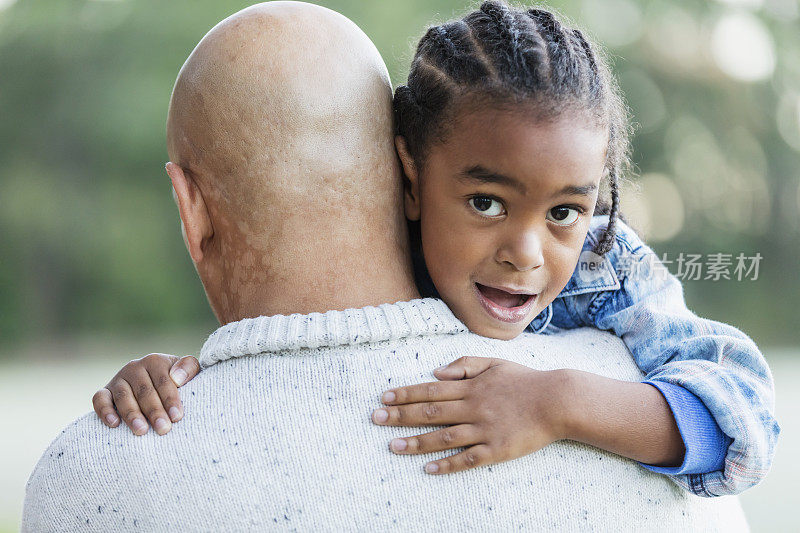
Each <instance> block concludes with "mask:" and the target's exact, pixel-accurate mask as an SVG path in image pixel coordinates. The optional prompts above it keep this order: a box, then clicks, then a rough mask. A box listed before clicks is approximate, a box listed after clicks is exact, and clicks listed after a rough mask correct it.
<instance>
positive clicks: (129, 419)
mask: <svg viewBox="0 0 800 533" xmlns="http://www.w3.org/2000/svg"><path fill="white" fill-rule="evenodd" d="M106 388H107V389H108V390H109V391H111V395H112V396H113V398H114V405H115V406H116V409H117V412H118V413H119V415H120V417H122V420H124V421H125V424H126V425H127V426H128V427H129V428H130V429H131V431H132V432H133V434H134V435H144V434H145V433H147V428H148V425H147V422H146V421H145V418H144V415H142V411H141V410H140V409H139V404H138V403H137V402H136V398H135V397H134V395H133V389H131V386H130V384H129V383H128V382H127V381H125V380H124V379H121V378H115V379H113V380H112V381H111V382H110V383H109V384H108V385H106Z"/></svg>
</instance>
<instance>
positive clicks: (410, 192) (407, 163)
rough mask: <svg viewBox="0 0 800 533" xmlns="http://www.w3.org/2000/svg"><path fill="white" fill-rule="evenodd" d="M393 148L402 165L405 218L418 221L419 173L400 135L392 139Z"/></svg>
mask: <svg viewBox="0 0 800 533" xmlns="http://www.w3.org/2000/svg"><path fill="white" fill-rule="evenodd" d="M394 147H395V149H396V150H397V155H398V156H399V157H400V164H402V165H403V190H404V194H403V198H404V203H405V210H406V218H407V219H409V220H419V217H420V203H419V172H418V171H417V170H418V169H417V165H416V163H414V158H413V157H411V154H410V153H409V152H408V145H406V139H405V137H403V136H402V135H396V136H395V138H394Z"/></svg>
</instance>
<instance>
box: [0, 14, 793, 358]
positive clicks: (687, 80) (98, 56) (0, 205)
mask: <svg viewBox="0 0 800 533" xmlns="http://www.w3.org/2000/svg"><path fill="white" fill-rule="evenodd" d="M250 3H251V2H238V1H227V2H224V1H191V2H189V1H170V2H163V1H154V0H152V1H150V0H138V1H134V0H128V1H86V0H57V1H56V0H51V1H45V0H37V1H34V0H30V1H25V0H20V1H16V2H14V1H13V0H0V117H2V120H1V121H0V250H2V256H1V259H0V294H2V298H0V316H2V320H0V338H2V339H3V344H4V346H5V348H6V350H5V351H6V352H8V350H7V349H8V348H9V347H10V346H13V345H15V344H16V345H20V344H24V343H26V341H30V340H37V341H38V340H42V339H47V338H57V339H60V338H63V337H65V336H66V337H73V336H75V335H80V334H84V333H92V334H95V333H113V334H116V333H123V332H131V331H136V332H139V331H148V332H152V331H154V330H156V331H171V330H174V329H175V328H194V327H201V328H202V329H203V330H209V329H211V328H212V327H213V326H214V321H213V317H212V315H211V313H210V311H209V309H208V306H207V304H206V303H205V299H204V296H203V292H202V290H201V287H200V284H199V282H198V281H197V279H196V276H195V274H194V272H193V269H192V265H191V263H190V261H189V258H188V255H187V254H186V252H185V250H184V247H183V243H182V241H181V237H180V232H179V226H178V218H177V212H176V210H175V209H174V206H173V204H172V199H171V195H170V188H169V181H168V179H167V176H166V173H165V172H164V170H163V168H164V163H165V162H166V160H167V154H166V148H165V134H164V123H165V117H166V110H167V104H168V99H169V95H170V91H171V89H172V84H173V82H174V79H175V76H176V74H177V72H178V69H179V68H180V66H181V65H182V63H183V61H184V60H185V58H186V56H187V55H188V54H189V52H190V51H191V50H192V48H193V47H194V45H195V44H196V43H197V41H198V40H199V39H200V37H202V35H203V34H204V33H205V32H206V31H207V30H208V29H209V28H211V27H212V26H213V25H214V24H215V23H216V22H218V21H219V20H221V19H222V18H224V17H225V16H227V15H229V14H231V13H233V12H235V11H237V10H238V9H240V8H242V7H244V6H246V5H249V4H250ZM320 3H321V4H324V5H326V6H328V7H330V8H332V9H335V10H337V11H340V12H341V13H343V14H345V15H346V16H348V17H350V18H351V19H353V20H354V21H355V22H356V23H357V24H359V25H360V26H361V27H362V28H363V29H364V31H365V32H366V33H367V34H368V35H369V36H370V37H371V38H372V39H374V41H375V43H376V44H377V46H378V49H379V50H380V51H381V53H382V54H383V56H384V58H385V59H386V62H387V64H388V66H389V70H390V73H391V75H392V80H393V82H394V83H395V84H398V83H400V82H402V81H403V80H404V79H405V75H406V73H407V68H408V64H409V62H410V58H411V55H412V49H413V45H414V43H415V42H416V40H417V38H418V37H419V36H420V35H421V34H422V32H423V30H424V28H425V26H426V25H427V24H429V23H431V22H435V21H441V20H443V19H447V18H450V17H452V16H454V15H458V14H460V13H462V12H463V11H464V10H465V9H466V8H468V7H472V6H474V5H475V4H474V3H468V2H464V0H451V1H444V0H424V1H421V0H404V1H391V2H390V1H370V2H367V1H358V2H356V1H348V0H339V1H335V0H332V1H324V2H320ZM551 5H552V6H553V7H555V8H556V9H558V10H560V11H562V12H563V13H564V14H565V15H567V16H568V17H570V18H571V19H572V20H573V21H574V22H576V23H577V24H579V25H580V26H583V27H584V28H586V29H588V31H589V33H590V34H591V35H593V36H594V38H595V40H596V41H599V42H600V43H601V44H602V45H604V46H605V47H606V48H607V49H608V51H609V52H610V53H611V54H612V59H613V61H614V70H615V72H616V74H617V75H618V77H619V79H620V81H621V85H622V88H623V90H624V92H625V94H626V97H627V98H628V102H629V105H630V107H631V109H632V111H633V114H634V117H635V120H636V122H637V123H638V129H637V133H636V136H635V139H634V160H635V162H636V164H637V166H638V171H639V174H641V176H642V177H641V179H639V180H637V182H638V183H640V184H641V186H640V190H638V191H636V190H626V191H625V192H626V195H625V196H626V202H625V205H624V208H625V210H626V211H627V212H628V213H629V215H630V216H631V217H632V218H633V222H634V223H635V224H636V225H637V226H638V227H639V228H640V229H642V230H644V232H645V234H646V235H647V236H648V237H649V239H650V242H651V243H652V245H653V247H654V248H655V249H656V251H658V252H659V253H667V254H669V257H676V256H677V254H678V253H679V252H681V251H682V252H686V253H701V254H708V253H716V252H722V253H731V254H734V257H735V255H736V254H738V253H740V252H742V253H745V255H747V256H752V255H755V253H756V252H759V253H761V255H762V256H763V259H762V261H761V265H760V272H759V277H758V279H757V280H756V281H752V280H748V281H737V280H731V281H727V280H721V281H707V282H703V281H687V282H686V283H685V286H686V294H687V300H688V302H689V305H690V307H691V308H692V309H693V310H695V311H696V312H697V313H698V314H701V315H704V316H708V317H711V318H714V319H717V320H720V321H724V322H729V323H732V324H734V325H736V326H738V327H739V328H740V329H742V330H744V331H745V332H747V333H749V334H750V335H751V336H753V337H754V339H755V340H756V341H757V342H758V343H759V344H763V345H798V344H800V342H799V341H800V328H798V327H797V325H798V324H800V322H799V321H798V320H797V318H796V314H795V309H796V306H795V298H793V297H794V296H796V295H798V294H800V275H798V272H797V271H798V265H800V215H799V214H798V212H799V211H800V23H799V22H798V3H797V1H796V0H728V1H702V2H698V1H696V0H680V1H675V0H672V1H669V2H665V1H658V0H653V1H646V2H645V1H639V2H635V1H632V0H604V1H592V0H582V1H578V0H568V1H554V2H551Z"/></svg>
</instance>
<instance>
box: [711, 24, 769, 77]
mask: <svg viewBox="0 0 800 533" xmlns="http://www.w3.org/2000/svg"><path fill="white" fill-rule="evenodd" d="M711 53H712V55H713V56H714V60H715V61H716V63H717V66H718V67H719V68H720V70H722V71H723V72H724V73H725V74H727V75H728V76H730V77H731V78H734V79H736V80H740V81H758V80H763V79H766V78H768V77H769V76H771V75H772V72H773V71H774V70H775V45H774V44H773V42H772V37H771V36H770V34H769V31H768V30H767V28H766V27H765V26H764V24H763V23H762V22H761V21H760V20H759V19H758V18H756V17H755V16H753V15H751V14H749V13H746V12H744V11H740V12H733V13H728V14H726V15H724V16H723V17H722V18H720V19H719V20H718V21H717V23H716V24H715V26H714V31H713V33H712V35H711Z"/></svg>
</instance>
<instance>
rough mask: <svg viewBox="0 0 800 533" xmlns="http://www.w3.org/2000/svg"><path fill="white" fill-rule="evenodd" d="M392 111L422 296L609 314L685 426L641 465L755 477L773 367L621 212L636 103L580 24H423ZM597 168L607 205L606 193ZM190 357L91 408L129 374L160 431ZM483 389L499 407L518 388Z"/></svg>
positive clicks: (547, 18) (496, 320) (573, 314)
mask: <svg viewBox="0 0 800 533" xmlns="http://www.w3.org/2000/svg"><path fill="white" fill-rule="evenodd" d="M395 111H396V118H397V133H398V135H397V138H396V146H397V151H398V154H399V156H400V159H401V162H402V165H403V169H404V171H405V176H406V183H405V208H406V215H407V217H408V219H409V220H410V227H411V231H412V241H415V242H416V246H417V249H418V252H419V253H418V254H417V260H416V264H415V269H416V272H417V278H418V285H419V287H420V292H422V293H423V296H435V297H440V298H441V299H443V300H444V301H445V302H446V303H447V305H448V306H449V307H450V308H451V310H452V311H453V313H454V314H455V315H456V316H457V317H458V318H459V319H460V320H461V321H463V322H464V323H465V324H466V325H467V326H468V327H469V329H470V330H472V331H473V332H475V333H477V334H480V335H483V336H487V337H494V338H498V339H512V338H514V337H516V336H517V335H519V334H521V333H522V332H523V331H525V330H526V329H528V330H529V331H532V332H534V333H552V332H556V331H558V330H559V329H569V328H576V327H584V326H591V327H597V328H600V329H604V330H610V331H612V332H614V333H615V334H616V335H618V336H620V337H621V338H622V340H623V341H624V342H625V344H626V345H627V346H628V348H629V349H630V351H631V353H632V355H633V357H634V359H635V361H636V362H637V364H638V366H639V368H640V369H641V370H642V371H643V372H645V373H646V374H647V381H645V383H648V384H650V385H652V386H653V387H656V388H657V389H658V390H659V391H660V392H661V394H662V395H663V396H664V398H665V400H666V402H667V404H668V406H669V409H670V410H671V413H672V416H673V418H674V422H675V424H676V426H677V429H678V431H679V432H680V441H682V445H681V443H680V442H679V444H678V446H677V448H675V450H676V451H677V453H676V454H675V457H676V460H675V461H672V462H671V464H669V465H668V466H661V467H656V466H652V465H644V466H646V467H647V468H650V469H651V470H654V471H656V472H662V473H665V474H669V475H672V476H673V477H674V479H675V480H676V481H677V482H678V483H679V484H680V485H681V486H683V487H684V488H687V489H688V490H691V491H692V492H693V493H695V494H699V495H704V496H713V495H722V494H732V493H737V492H740V491H741V490H744V489H745V488H748V487H750V486H752V485H754V484H756V483H757V482H759V481H760V480H761V479H763V477H764V476H765V475H766V472H767V470H768V468H769V466H770V463H771V460H772V456H773V452H774V448H775V442H776V440H777V436H778V433H779V427H778V425H777V423H776V421H775V419H774V417H773V408H774V392H773V384H772V376H771V374H770V371H769V368H768V367H767V365H766V362H765V361H764V358H763V357H762V355H761V354H760V352H759V351H758V349H757V347H756V346H755V344H754V343H753V342H752V341H751V340H750V339H749V338H748V337H747V336H746V335H745V334H743V333H742V332H740V331H738V330H736V329H735V328H733V327H731V326H728V325H725V324H721V323H718V322H713V321H710V320H706V319H702V318H699V317H697V316H696V315H694V314H693V313H692V312H690V311H689V310H688V309H687V308H686V305H685V303H684V301H683V295H682V288H681V286H680V283H679V282H678V280H677V279H676V278H675V277H674V276H671V275H669V273H668V272H666V270H665V269H664V268H663V266H661V265H660V263H659V262H658V260H657V258H656V256H655V254H654V252H653V251H652V250H651V249H650V248H648V247H647V246H646V245H644V244H643V243H642V241H641V240H640V239H639V237H638V236H637V235H636V234H635V233H634V232H633V231H632V230H631V229H630V228H628V227H627V226H626V225H625V224H624V223H623V222H622V221H621V220H619V219H618V217H619V213H618V208H619V198H618V181H617V180H618V179H619V177H620V176H621V175H622V174H623V173H624V172H625V171H626V169H627V168H628V167H629V160H628V150H629V144H628V143H629V140H628V131H629V125H628V118H627V111H626V108H625V106H624V103H623V100H622V98H621V96H620V94H619V90H618V88H617V86H616V84H615V82H614V80H613V77H612V76H611V74H610V72H609V69H608V67H607V65H606V63H605V62H604V60H603V59H602V57H600V56H599V55H598V54H597V53H596V52H595V51H594V50H593V49H592V47H591V46H590V44H589V42H588V41H587V40H586V38H585V37H584V36H583V34H582V33H581V32H580V31H578V30H576V29H570V28H566V27H564V26H563V25H562V24H561V23H560V22H559V21H558V20H556V18H555V17H554V16H553V15H552V14H551V13H549V12H548V11H545V10H541V9H530V10H527V11H524V10H520V9H515V8H511V7H509V6H507V5H506V4H504V3H502V2H499V1H488V2H484V3H483V4H482V5H481V7H480V9H479V10H477V11H475V12H472V13H470V14H468V15H467V16H466V17H464V18H463V19H462V20H457V21H453V22H448V23H446V24H443V25H440V26H435V27H432V28H430V29H429V31H428V32H427V33H426V34H425V36H424V37H423V38H422V40H421V41H420V43H419V46H418V48H417V51H416V55H415V57H414V60H413V63H412V65H411V71H410V74H409V78H408V83H407V84H406V85H401V86H400V87H398V88H397V91H396V93H395ZM603 180H606V181H607V182H608V189H609V190H610V194H611V203H610V208H608V209H606V208H605V207H604V206H603V205H602V203H601V202H598V196H599V191H600V189H601V182H602V181H603ZM603 211H607V213H606V214H604V215H600V214H599V213H601V212H603ZM478 359H480V358H478ZM485 366H486V365H484V368H483V370H485ZM198 370H199V367H198V366H197V362H196V360H194V359H193V358H190V357H189V358H183V359H181V360H179V361H178V360H177V358H175V357H172V356H165V355H158V354H155V355H151V356H148V357H146V358H143V359H140V360H137V361H132V362H131V363H129V364H128V365H126V367H125V368H123V370H122V371H120V372H119V373H118V374H117V375H116V376H115V378H114V379H113V380H112V382H110V383H109V385H108V386H107V388H106V389H101V391H99V392H98V394H96V395H95V398H94V400H93V401H94V406H95V411H96V412H97V414H98V415H99V416H100V417H101V419H103V420H104V422H106V423H107V425H109V426H111V427H115V426H117V425H118V424H119V419H118V418H117V415H116V414H115V410H114V405H113V404H112V394H111V393H110V392H109V390H114V391H117V390H121V387H119V386H117V385H118V384H120V383H124V384H125V385H126V386H125V388H126V389H127V390H128V391H131V390H132V391H135V395H136V398H132V397H131V395H130V394H127V395H114V396H113V401H114V403H115V404H116V409H117V410H118V411H119V412H120V413H125V420H126V423H127V424H128V425H129V426H130V427H131V429H132V430H134V432H135V433H137V434H143V433H145V432H146V431H147V423H146V422H145V421H144V417H143V416H142V415H141V412H140V411H139V405H137V403H136V402H137V400H138V402H139V403H140V404H141V407H142V410H144V411H145V412H146V413H148V418H149V419H150V421H151V423H153V425H154V427H155V428H156V431H157V432H158V433H159V434H164V433H166V432H167V431H169V422H168V421H167V419H166V416H167V414H166V413H165V412H164V408H165V407H166V409H167V410H168V411H169V418H170V419H171V420H172V421H177V420H179V419H180V418H181V416H182V411H181V406H180V401H179V399H178V394H177V388H176V386H180V385H182V384H183V383H185V382H186V381H187V380H189V379H191V378H192V377H194V375H195V374H196V373H197V372H198ZM481 371H482V370H480V369H479V370H476V369H474V368H469V365H468V364H466V363H465V362H464V361H462V360H458V361H456V362H454V363H451V364H450V365H448V366H447V367H445V368H444V369H438V370H437V377H438V378H439V379H441V380H451V382H452V380H457V379H459V378H464V377H467V378H473V377H475V376H476V375H477V374H479V373H480V372H481ZM168 376H172V377H173V379H174V381H175V383H174V384H173V382H172V381H170V380H169V378H168ZM466 381H470V380H466ZM153 383H155V384H157V385H156V389H154V388H153ZM445 385H447V383H442V386H441V387H438V388H437V389H436V390H437V392H436V394H433V395H431V394H428V395H426V396H424V397H420V396H419V394H418V392H419V391H420V390H421V389H420V387H421V386H420V385H414V386H410V387H401V388H397V389H392V390H391V391H386V392H387V394H385V395H384V397H383V400H384V403H385V404H386V405H387V406H388V407H386V408H383V409H379V410H377V411H376V412H375V413H374V415H373V420H374V421H375V422H376V423H387V424H389V423H390V424H395V425H410V426H413V425H423V424H424V420H423V419H421V418H420V419H415V418H414V416H412V411H411V410H410V409H409V406H410V405H413V404H414V403H417V402H423V401H424V402H426V403H429V404H430V405H431V406H434V407H435V406H437V405H439V406H442V405H444V403H440V402H444V401H445V400H447V399H449V398H448V392H447V391H448V388H447V387H446V386H445ZM107 389H108V390H107ZM486 401H493V402H495V404H497V405H498V406H499V407H498V411H497V412H500V413H506V412H507V410H503V405H504V402H508V403H509V404H510V403H511V401H512V398H510V397H508V398H497V397H493V398H486ZM162 404H163V406H162ZM403 409H406V410H407V411H405V416H403V417H402V419H403V423H402V424H400V423H399V422H397V418H398V417H397V414H398V413H399V412H402V410H403ZM505 416H507V417H508V418H509V420H508V421H507V422H508V424H506V426H504V427H507V428H508V429H507V430H505V431H506V433H505V434H500V435H497V434H496V435H493V436H492V437H493V438H495V439H500V440H502V439H512V438H521V437H520V435H522V434H524V428H517V427H515V425H514V423H513V422H514V420H513V418H512V416H513V415H512V414H511V413H508V414H507V415H505ZM462 422H463V423H468V422H470V421H469V420H464V421H462ZM430 435H433V433H431V434H428V436H426V435H422V436H418V437H410V438H408V439H396V441H398V442H395V441H393V443H392V446H391V449H392V450H393V451H395V452H398V453H400V452H405V453H425V451H431V450H430V449H428V450H425V447H424V446H421V443H424V442H425V441H426V438H427V439H428V440H430V437H429V436H430ZM463 445H465V443H461V442H458V441H454V442H451V443H449V445H445V446H441V445H440V446H439V447H438V448H437V449H449V448H454V447H459V446H463ZM520 449H524V446H521V447H520ZM519 455H522V452H518V453H516V454H514V453H512V454H509V455H506V456H503V457H488V458H485V460H484V461H482V462H481V464H490V463H492V462H498V461H501V460H507V459H510V458H513V457H518V456H519ZM448 465H449V463H448V460H447V459H443V460H441V461H436V462H433V463H430V464H429V465H428V467H427V468H426V471H428V472H431V473H434V472H439V473H447V472H452V471H456V470H458V469H456V468H453V467H452V465H449V466H448ZM469 466H470V465H467V466H466V467H469ZM460 469H463V468H460Z"/></svg>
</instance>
